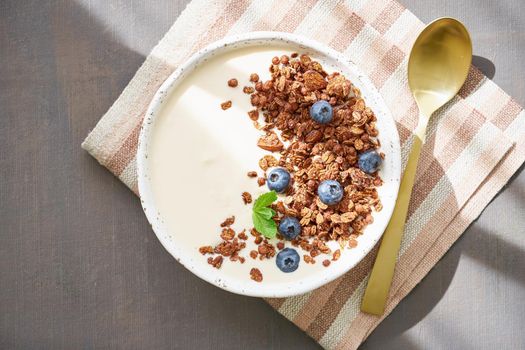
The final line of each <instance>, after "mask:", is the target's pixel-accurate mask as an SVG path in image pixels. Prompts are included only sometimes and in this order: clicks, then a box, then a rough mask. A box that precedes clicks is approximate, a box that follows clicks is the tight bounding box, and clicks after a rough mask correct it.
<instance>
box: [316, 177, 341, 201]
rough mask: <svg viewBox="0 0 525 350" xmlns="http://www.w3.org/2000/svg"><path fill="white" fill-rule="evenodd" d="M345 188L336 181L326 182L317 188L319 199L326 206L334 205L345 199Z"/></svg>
mask: <svg viewBox="0 0 525 350" xmlns="http://www.w3.org/2000/svg"><path fill="white" fill-rule="evenodd" d="M343 193H344V190H343V186H341V184H340V183H339V182H337V181H335V180H325V181H323V182H321V183H320V184H319V187H317V194H318V195H319V199H320V200H321V202H323V203H324V204H326V205H334V204H337V203H339V202H340V201H341V199H342V198H343Z"/></svg>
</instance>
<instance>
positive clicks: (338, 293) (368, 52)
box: [82, 0, 525, 349]
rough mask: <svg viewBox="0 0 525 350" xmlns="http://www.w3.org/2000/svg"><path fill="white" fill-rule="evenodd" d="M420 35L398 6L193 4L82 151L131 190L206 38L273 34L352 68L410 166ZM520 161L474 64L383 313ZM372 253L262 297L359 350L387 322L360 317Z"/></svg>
mask: <svg viewBox="0 0 525 350" xmlns="http://www.w3.org/2000/svg"><path fill="white" fill-rule="evenodd" d="M319 23H324V24H325V25H319ZM422 28H423V23H422V22H421V21H419V20H418V19H417V18H416V17H415V16H414V15H413V14H412V13H411V12H410V11H408V10H407V9H405V8H403V6H401V5H400V4H399V3H397V2H396V1H394V0H354V1H351V0H348V1H342V0H339V1H337V0H333V1H330V0H327V1H314V0H306V1H294V0H271V1H270V0H269V1H255V0H253V1H252V0H228V1H214V2H211V1H206V0H194V1H192V2H191V3H190V4H189V5H188V6H187V8H186V9H185V11H184V12H183V13H182V14H181V15H180V17H179V18H178V19H177V21H176V22H175V23H174V24H173V26H172V27H171V29H170V30H169V31H168V33H167V34H166V35H165V36H164V38H163V39H162V40H161V41H160V42H159V44H158V45H157V46H156V47H155V48H154V49H153V51H152V52H151V54H150V55H149V56H148V57H147V59H146V61H145V62H144V64H143V65H142V67H140V69H139V70H138V72H137V73H136V75H135V76H134V77H133V79H132V80H131V82H130V83H129V85H128V86H127V87H126V88H125V89H124V91H123V93H122V94H121V95H120V97H119V98H118V99H117V101H116V102H115V103H114V104H113V106H112V107H111V108H110V109H109V111H108V112H107V113H106V114H105V115H104V116H103V117H102V119H101V120H100V122H99V123H98V124H97V126H96V127H95V129H94V130H93V131H92V132H91V133H90V134H89V136H88V137H87V138H86V140H85V141H84V143H83V145H82V147H83V148H84V149H86V150H87V151H88V152H89V153H90V154H91V155H93V157H95V158H96V159H97V160H98V161H99V162H100V163H101V164H102V165H104V166H105V167H107V168H108V169H109V170H110V171H111V172H113V173H114V174H115V175H116V176H117V177H118V178H119V179H120V180H122V181H123V182H124V183H125V184H126V185H127V186H128V187H129V188H131V189H132V190H133V191H135V193H136V192H137V179H136V165H135V153H136V150H137V139H138V134H139V130H140V124H141V120H142V118H143V116H144V113H145V111H146V108H147V106H148V104H149V102H150V100H151V98H152V97H153V95H154V93H155V91H156V90H157V88H158V87H159V86H160V84H161V83H162V82H163V81H164V80H165V79H166V78H167V77H168V76H169V75H170V73H171V72H173V70H174V69H175V68H176V67H177V66H178V65H179V64H181V63H182V62H183V61H184V60H186V59H187V58H188V57H189V56H190V55H191V54H192V53H194V52H195V51H196V50H198V49H200V48H202V47H203V46H205V45H207V44H209V43H210V42H212V41H215V40H217V39H220V38H222V37H224V36H225V35H229V34H238V33H243V32H248V31H257V30H274V31H287V32H294V33H296V34H299V35H304V36H307V37H310V38H313V39H315V40H318V41H321V42H324V43H325V44H327V45H329V46H331V47H333V48H334V49H336V50H338V51H340V52H342V53H343V54H344V55H345V56H346V57H347V58H348V59H349V60H351V61H353V62H355V63H356V64H357V65H358V66H359V67H360V68H361V70H362V71H364V72H365V73H366V74H367V75H368V76H369V77H370V78H371V80H372V82H373V83H374V84H375V85H376V87H377V89H378V90H379V91H380V93H381V94H382V96H383V98H384V99H385V101H386V103H387V105H388V107H389V108H390V110H391V111H392V114H393V115H394V117H395V119H396V122H397V127H398V131H399V135H400V138H401V145H402V152H403V160H404V161H406V156H407V153H408V150H409V149H410V145H411V143H412V130H413V129H414V127H415V125H416V120H417V118H418V110H417V107H416V104H415V102H414V100H413V98H412V96H411V94H410V91H409V89H408V84H407V78H406V77H407V71H406V70H407V54H408V52H409V50H410V47H411V45H412V43H413V41H414V39H415V37H416V36H417V34H418V33H419V31H420V30H421V29H422ZM524 160H525V112H524V111H523V110H522V108H521V107H520V106H519V105H518V104H517V103H516V102H515V101H514V100H513V99H512V98H510V97H509V96H508V95H507V94H505V93H504V92H503V91H502V90H501V89H500V88H499V87H498V86H496V85H495V84H494V83H493V82H492V81H490V80H489V79H487V78H486V77H485V76H483V74H481V73H480V71H478V70H477V69H476V68H474V67H473V68H472V69H471V70H470V74H469V77H468V81H467V83H466V84H465V86H464V87H463V89H462V90H461V91H460V93H459V94H458V96H456V98H454V99H453V100H452V101H451V102H450V103H448V104H447V105H446V106H444V107H443V108H442V109H441V110H440V111H439V112H438V113H437V114H436V115H435V117H434V118H433V119H432V124H431V125H430V126H429V136H428V138H427V142H426V144H425V146H424V148H423V155H422V157H421V161H420V164H419V167H418V172H417V179H416V186H415V188H414V192H413V194H412V200H411V204H410V211H409V217H408V221H407V225H406V228H405V233H404V237H403V242H402V246H401V253H400V255H399V261H398V265H397V268H396V272H395V276H394V281H393V285H392V290H391V294H390V296H389V300H388V306H387V311H386V313H385V315H384V316H383V317H385V316H386V315H388V314H389V313H390V312H391V311H392V309H393V308H394V307H395V306H396V305H397V304H398V303H399V302H400V301H401V300H402V299H403V298H404V297H405V296H406V295H407V294H408V293H409V292H410V291H411V290H412V289H413V288H414V287H415V285H416V284H417V283H419V281H420V280H421V279H422V278H423V277H424V276H425V275H426V274H427V273H428V272H429V270H430V269H431V268H432V267H433V266H434V265H435V264H436V263H437V261H438V260H439V259H440V258H441V257H442V256H443V254H444V253H445V252H446V251H447V250H448V249H449V248H450V246H451V245H452V244H453V243H454V241H455V240H456V239H457V238H458V237H459V236H460V235H461V234H462V233H463V231H464V230H465V229H466V228H467V226H468V225H469V224H470V223H471V222H472V221H473V220H474V219H475V218H476V217H477V216H478V215H479V214H480V213H481V211H482V210H483V208H484V207H485V206H486V205H487V204H488V203H489V201H490V200H491V199H492V198H493V197H494V196H495V195H496V193H497V192H498V190H500V189H501V188H502V186H503V185H504V184H505V183H506V182H507V181H508V180H509V179H510V177H511V176H512V174H513V173H514V172H515V171H516V170H517V169H518V167H519V166H520V165H521V164H522V163H523V162H524ZM374 257H375V250H374V251H372V252H371V253H370V254H369V255H368V256H367V257H366V258H365V259H364V260H363V261H362V262H361V263H360V264H359V265H358V266H357V267H355V268H354V269H353V270H352V271H351V272H349V273H347V274H346V275H344V276H343V277H341V278H339V279H337V280H336V281H333V282H331V283H330V284H328V285H325V286H324V287H322V288H319V289H317V290H315V291H312V292H310V293H307V294H305V295H301V296H296V297H291V298H285V299H271V300H267V301H268V302H269V303H270V304H271V305H272V306H273V307H274V308H275V309H277V310H278V311H279V312H280V313H281V314H283V315H284V316H285V317H286V318H288V319H289V320H291V321H292V322H294V323H295V324H296V325H297V326H298V327H300V328H301V329H303V330H304V331H306V332H307V333H308V334H309V335H310V336H311V337H312V338H314V339H315V340H316V341H317V342H319V344H321V345H322V346H323V347H325V348H327V349H355V348H357V347H358V346H359V344H361V343H362V342H363V341H364V340H365V339H366V337H367V336H368V335H369V334H370V332H372V330H373V329H374V328H375V327H376V326H377V325H378V324H379V322H381V321H382V319H383V317H376V316H371V315H367V314H364V313H361V312H360V310H359V304H360V300H361V296H362V294H363V290H364V288H365V286H366V282H367V278H368V274H369V272H370V267H371V265H372V263H373V261H374Z"/></svg>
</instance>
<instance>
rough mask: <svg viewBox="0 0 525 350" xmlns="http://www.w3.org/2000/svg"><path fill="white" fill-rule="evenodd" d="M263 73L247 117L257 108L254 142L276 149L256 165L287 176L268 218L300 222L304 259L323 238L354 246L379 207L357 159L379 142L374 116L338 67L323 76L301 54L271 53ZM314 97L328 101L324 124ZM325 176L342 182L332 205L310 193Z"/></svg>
mask: <svg viewBox="0 0 525 350" xmlns="http://www.w3.org/2000/svg"><path fill="white" fill-rule="evenodd" d="M270 72H271V79H270V80H268V81H265V82H260V81H258V82H256V83H255V90H256V91H255V92H254V93H253V94H251V96H250V98H251V103H252V105H253V106H254V107H257V109H256V110H254V111H251V112H249V113H248V115H249V116H250V118H251V119H253V116H254V115H261V114H262V118H261V119H262V121H263V122H264V123H260V121H259V120H255V121H254V125H255V127H256V128H258V129H259V130H261V131H263V132H264V135H262V136H261V138H260V139H259V141H258V143H257V144H258V146H259V147H260V148H262V149H264V150H267V151H270V152H272V153H278V155H279V156H277V157H276V156H273V155H266V156H264V157H263V158H262V159H261V160H260V161H259V166H260V167H261V169H262V170H263V171H266V170H267V169H268V168H270V167H274V166H281V167H284V168H286V169H287V170H288V171H289V172H290V173H291V174H292V177H293V180H294V184H293V186H290V188H289V190H288V192H287V193H286V197H285V198H284V200H282V201H279V202H277V203H276V204H274V205H273V209H275V210H276V211H277V212H278V213H279V214H280V215H279V216H278V217H276V218H275V220H276V221H277V222H278V221H279V219H280V218H281V217H282V215H288V216H294V217H297V218H298V219H299V220H300V223H301V226H302V228H303V229H302V233H301V236H300V237H299V238H297V239H296V240H294V241H293V242H292V243H293V244H294V245H299V246H301V247H302V248H303V249H304V250H307V251H309V252H310V257H315V256H316V255H317V254H318V253H317V252H321V253H329V251H328V250H327V247H326V248H325V246H324V243H323V242H325V241H329V240H336V241H338V242H339V243H340V245H341V247H342V248H343V247H345V246H349V247H355V246H356V245H357V241H356V238H357V236H359V235H360V234H362V232H363V230H364V228H365V227H366V225H368V224H370V223H372V222H373V217H372V209H375V210H377V211H380V210H381V209H382V205H381V201H380V199H379V197H378V194H377V190H376V187H377V186H380V185H381V184H382V180H381V178H380V177H379V175H378V174H377V173H375V174H372V175H369V174H366V173H364V172H363V171H361V170H360V169H359V167H358V165H357V159H358V158H357V157H358V154H359V153H360V152H365V151H367V150H370V149H377V148H378V147H379V146H380V143H379V140H378V139H377V138H376V137H377V135H378V131H377V129H376V127H375V123H376V117H375V115H374V113H373V112H372V110H371V109H370V108H369V107H367V106H366V104H365V101H364V100H363V99H362V98H361V93H360V91H359V90H358V89H357V88H356V87H355V86H354V85H353V84H352V83H351V82H350V80H348V79H346V78H345V77H344V76H343V75H341V74H339V73H337V72H335V73H331V74H328V73H327V72H325V71H324V69H323V67H322V66H321V64H320V63H319V62H317V61H314V60H312V59H311V58H310V57H309V56H307V55H300V56H299V55H297V54H293V55H292V57H291V58H290V57H288V56H282V57H281V58H278V57H274V58H273V60H272V65H271V66H270ZM319 100H326V101H328V102H329V103H330V105H331V106H332V107H333V115H334V116H333V120H332V121H331V122H330V123H328V124H325V125H323V124H320V123H316V122H315V121H313V120H312V119H311V117H310V114H309V108H310V107H311V106H312V104H313V103H315V102H316V101H319ZM381 155H382V154H381ZM382 156H383V155H382ZM328 179H331V180H337V181H338V182H339V183H340V184H341V185H342V186H343V187H344V197H343V199H342V200H341V202H340V203H338V204H337V205H335V206H327V205H326V204H323V203H322V202H321V201H320V200H319V198H318V196H317V194H316V190H317V187H318V185H319V183H320V182H321V181H323V180H328ZM312 238H313V241H312ZM312 255H313V256H312ZM334 260H336V259H335V257H334ZM305 261H307V262H311V260H310V259H309V258H305Z"/></svg>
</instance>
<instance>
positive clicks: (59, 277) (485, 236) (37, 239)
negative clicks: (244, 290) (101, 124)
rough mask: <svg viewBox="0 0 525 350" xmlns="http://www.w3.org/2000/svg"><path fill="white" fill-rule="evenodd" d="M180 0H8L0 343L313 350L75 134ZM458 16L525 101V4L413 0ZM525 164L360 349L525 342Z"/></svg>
mask: <svg viewBox="0 0 525 350" xmlns="http://www.w3.org/2000/svg"><path fill="white" fill-rule="evenodd" d="M185 3H186V1H172V0H155V1H142V0H131V1H123V0H75V1H47V0H46V1H44V0H41V1H36V0H35V1H28V0H2V1H0V111H1V117H0V348H1V349H15V348H17V349H73V348H85V349H95V348H124V349H139V348H148V349H170V348H180V349H209V348H212V347H217V348H221V349H222V348H228V349H241V348H242V349H247V348H253V349H267V348H275V349H314V348H318V347H319V346H318V345H317V344H316V343H315V342H314V341H313V340H311V339H310V338H309V337H308V336H307V335H305V334H304V333H302V332H301V331H300V330H299V329H297V328H296V327H295V326H294V325H293V324H291V323H290V322H288V321H287V320H285V319H284V318H283V317H281V316H279V315H278V314H277V313H276V312H275V311H273V310H272V309H271V308H270V307H269V306H268V305H266V304H265V303H264V302H263V301H262V300H259V299H255V298H248V297H241V296H237V295H233V294H229V293H227V292H224V291H222V290H220V289H218V288H215V287H213V286H211V285H208V284H207V283H205V282H203V281H201V280H199V279H198V278H197V277H195V276H193V275H192V274H191V273H190V272H188V271H186V270H185V269H184V268H183V267H182V266H181V265H179V264H178V263H177V262H175V260H174V259H172V258H171V257H170V256H169V255H168V253H166V251H165V250H164V249H163V248H162V247H161V245H160V244H159V242H158V241H157V239H156V238H155V236H154V234H153V233H152V231H151V229H150V227H149V225H148V224H147V222H146V218H145V217H144V215H143V214H142V211H141V208H140V204H139V202H138V201H137V199H136V198H135V196H134V195H133V194H132V193H131V192H130V191H128V190H127V189H126V188H125V187H124V186H123V185H122V184H121V183H120V182H119V181H118V180H117V179H116V178H114V177H113V176H112V175H111V174H109V172H107V171H106V170H105V169H104V168H102V167H101V166H99V164H98V163H97V162H96V161H95V160H94V159H92V158H91V157H90V156H89V155H88V154H87V153H85V152H84V151H82V150H81V149H80V143H81V141H82V140H83V138H84V137H85V136H86V134H87V133H88V131H89V130H90V129H91V128H93V127H94V126H95V124H96V122H97V121H98V119H99V118H100V116H101V115H102V114H103V113H104V112H105V111H106V110H107V109H108V108H109V106H110V105H111V104H112V102H113V101H114V100H115V99H116V98H117V97H118V95H119V94H120V92H121V91H122V89H123V88H124V87H125V86H126V84H127V83H128V81H129V80H130V79H131V77H132V76H133V74H134V72H135V71H136V70H137V68H138V67H139V66H140V64H141V63H142V61H143V60H144V57H145V56H146V55H147V53H148V52H149V51H150V49H151V48H152V47H153V46H154V45H155V43H156V42H157V41H158V40H159V39H160V38H161V37H162V35H163V34H164V33H165V32H166V30H167V29H168V28H169V26H170V25H171V24H172V23H173V21H174V20H175V19H176V18H177V16H178V14H179V13H180V11H181V10H182V9H183V7H184V5H185ZM403 3H404V5H405V6H407V7H408V8H409V9H411V10H412V11H413V12H414V13H415V14H416V15H418V16H419V17H420V18H421V19H422V20H423V21H426V22H428V21H430V20H432V19H434V18H436V17H440V16H445V15H448V16H454V17H457V18H459V19H461V20H462V21H464V23H465V24H466V25H467V27H468V28H469V29H470V32H471V34H472V38H473V41H474V53H475V55H477V56H478V57H475V60H474V62H475V63H476V64H477V65H479V66H480V67H481V68H482V70H484V71H485V72H486V73H487V74H488V75H489V76H493V77H494V78H493V79H494V81H495V82H496V83H498V84H499V85H500V86H501V87H503V88H504V89H505V90H506V91H507V92H508V93H510V94H511V95H512V96H514V97H515V98H516V99H517V101H519V102H520V103H521V104H523V105H525V80H524V76H525V74H524V73H525V68H524V67H525V66H524V64H523V57H525V6H524V3H523V1H522V0H502V1H497V2H495V1H491V0H480V1H468V2H464V1H453V0H446V1H418V0H404V1H403ZM524 210H525V173H524V172H521V174H519V175H517V176H516V177H515V178H514V179H513V181H511V183H510V184H509V185H508V187H507V188H506V189H505V190H504V191H503V192H502V193H500V194H499V196H498V197H497V198H496V199H495V200H494V201H493V202H492V203H491V204H490V205H489V206H488V207H487V209H486V210H485V211H484V213H483V214H482V215H481V217H480V219H479V220H478V221H477V222H476V223H474V224H473V225H472V226H471V227H470V228H469V229H468V230H467V232H466V233H465V234H464V235H463V237H462V238H461V239H460V240H459V241H458V242H457V243H456V244H455V245H454V246H453V247H452V248H451V249H450V251H449V252H448V254H447V255H446V256H445V257H444V258H443V259H442V261H441V262H439V263H438V264H437V266H436V267H435V268H434V269H433V270H432V271H431V273H430V274H429V276H427V278H426V279H425V280H424V281H423V282H422V283H421V284H420V285H419V286H418V287H417V288H416V289H415V290H414V291H413V292H412V293H411V294H410V295H409V296H408V297H407V298H406V300H404V301H403V302H402V303H401V304H400V305H399V306H398V307H397V309H396V310H395V311H394V312H393V313H392V314H391V316H389V317H388V318H387V319H386V320H385V321H384V322H383V323H382V324H381V325H380V326H379V327H378V328H377V330H376V331H375V332H374V333H373V334H372V335H371V336H370V338H369V339H368V340H367V341H366V342H365V344H364V345H363V346H362V348H363V349H385V348H386V349H421V348H425V349H428V348H433V349H445V348H447V349H494V348H496V347H498V348H501V349H523V348H525V334H524V326H525V254H524V252H525V237H524V226H525V215H524Z"/></svg>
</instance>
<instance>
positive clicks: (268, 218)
mask: <svg viewBox="0 0 525 350" xmlns="http://www.w3.org/2000/svg"><path fill="white" fill-rule="evenodd" d="M276 200H277V193H275V191H270V192H266V193H263V194H261V195H260V196H259V198H257V199H256V200H255V202H254V203H253V213H252V220H253V226H254V227H255V229H256V230H257V232H259V233H260V234H262V235H263V236H264V237H266V238H273V237H275V235H276V234H277V224H276V223H275V221H274V220H273V219H272V217H274V216H275V210H273V209H272V208H269V207H268V206H269V205H270V204H272V203H273V202H275V201H276Z"/></svg>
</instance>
